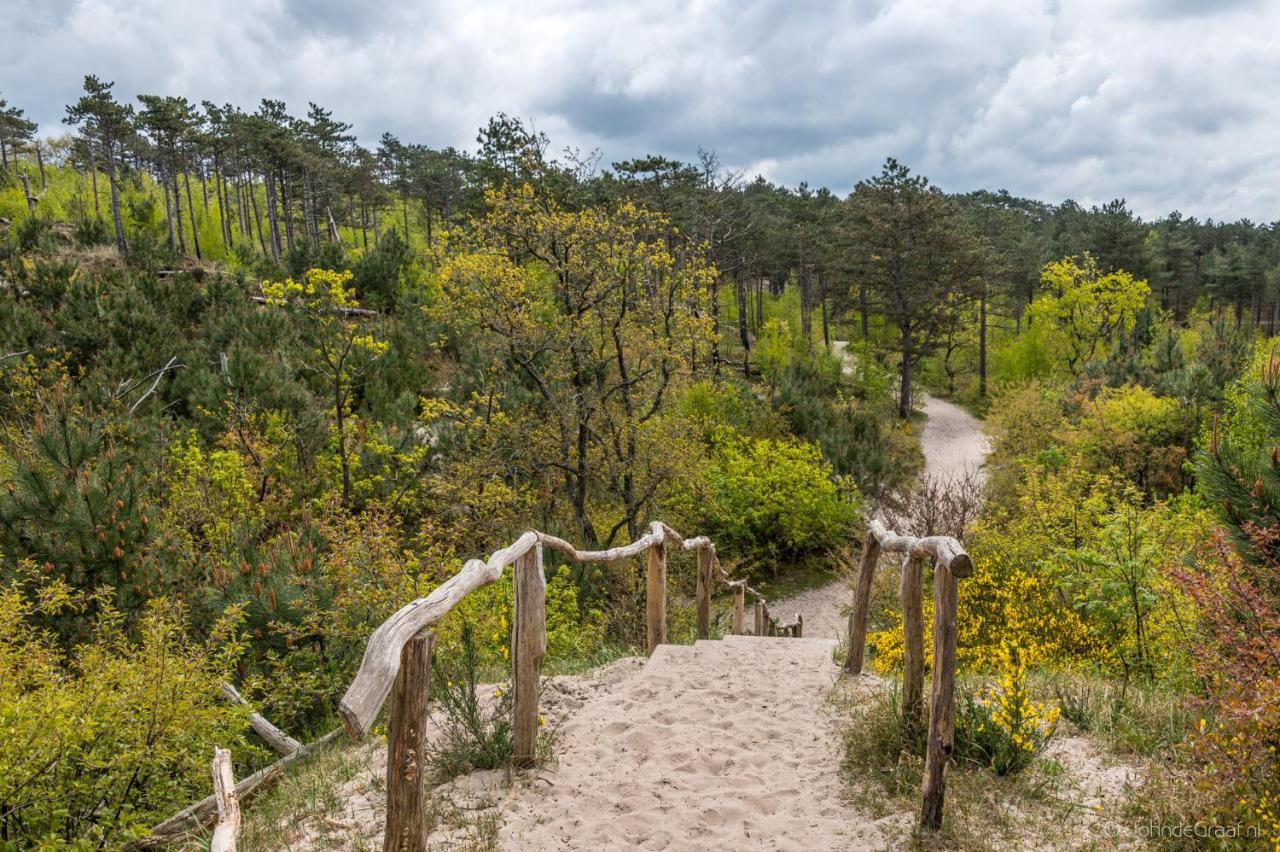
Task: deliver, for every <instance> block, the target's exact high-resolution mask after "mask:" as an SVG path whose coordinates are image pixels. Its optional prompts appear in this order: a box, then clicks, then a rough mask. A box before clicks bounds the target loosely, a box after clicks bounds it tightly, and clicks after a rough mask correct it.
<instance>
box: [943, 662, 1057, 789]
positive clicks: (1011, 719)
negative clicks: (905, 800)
mask: <svg viewBox="0 0 1280 852" xmlns="http://www.w3.org/2000/svg"><path fill="white" fill-rule="evenodd" d="M1060 712H1061V711H1060V709H1059V708H1058V707H1056V706H1049V705H1046V704H1044V703H1042V702H1038V701H1033V700H1032V699H1031V697H1030V695H1029V694H1028V692H1027V669H1026V664H1025V662H1024V661H1023V655H1022V652H1021V651H1020V650H1019V649H1018V647H1017V646H1015V645H1006V646H1005V647H1004V648H1003V649H1002V650H1001V668H1000V674H999V679H998V680H997V681H996V683H995V684H994V685H993V686H989V687H987V688H986V689H984V690H982V691H981V692H979V693H978V694H976V695H975V694H973V693H968V692H961V694H960V695H959V697H958V700H957V702H956V731H955V752H954V753H955V757H956V759H957V760H960V761H969V762H972V763H976V764H978V765H981V766H989V767H991V769H993V770H994V771H995V773H996V774H997V775H1008V774H1010V773H1014V772H1019V771H1021V770H1023V769H1025V768H1026V767H1027V766H1028V765H1030V764H1031V761H1033V760H1034V759H1035V758H1036V756H1037V755H1039V754H1040V753H1041V752H1042V751H1043V750H1044V748H1045V746H1046V745H1048V744H1049V740H1050V739H1052V737H1053V735H1054V732H1055V731H1056V730H1057V727H1058V717H1059V715H1060Z"/></svg>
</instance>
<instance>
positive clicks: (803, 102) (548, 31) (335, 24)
mask: <svg viewBox="0 0 1280 852" xmlns="http://www.w3.org/2000/svg"><path fill="white" fill-rule="evenodd" d="M0 21H3V22H4V29H5V30H6V32H5V33H4V34H0V97H3V98H5V99H7V100H8V101H9V102H10V103H11V104H14V105H17V106H21V107H23V108H24V109H26V110H27V114H28V116H29V117H31V118H33V119H35V120H37V121H39V122H40V124H41V128H42V130H41V132H42V133H44V134H56V133H61V132H63V128H62V127H61V125H60V124H59V122H60V120H61V117H62V114H63V109H64V105H65V104H67V103H69V102H72V101H74V100H75V99H76V98H77V97H78V92H79V90H80V88H81V83H82V81H83V77H84V75H85V74H89V73H92V74H97V75H98V76H99V77H101V78H103V79H105V80H114V81H116V91H117V92H118V93H119V95H120V96H123V97H127V98H130V99H132V97H133V96H134V95H136V94H137V93H156V94H177V95H185V96H187V97H188V98H191V99H192V100H196V101H200V100H212V101H215V102H217V103H226V102H230V103H234V104H237V105H240V106H242V107H244V108H247V109H251V108H253V107H254V106H255V105H256V104H257V102H258V101H259V100H260V99H262V98H264V97H270V98H279V99H282V100H284V101H286V102H287V103H288V104H289V106H290V109H291V111H293V112H294V113H295V114H302V113H304V112H305V111H306V105H307V102H308V101H314V102H316V103H318V104H320V105H322V106H324V107H326V108H329V109H332V110H333V111H334V114H335V117H337V118H339V119H342V120H345V121H348V122H351V123H352V124H354V125H355V132H356V133H357V134H358V136H359V138H360V139H361V141H362V142H363V143H365V144H367V145H370V146H372V145H373V144H375V143H376V140H377V138H378V137H379V136H380V135H381V134H382V132H383V131H388V130H389V131H391V132H392V133H395V134H396V135H397V136H399V137H400V138H401V139H402V140H404V141H412V142H420V143H424V144H427V145H431V146H434V147H440V146H445V145H453V146H457V147H461V148H467V149H474V147H475V136H476V130H477V128H479V127H480V126H481V125H483V124H484V123H485V122H486V120H487V118H488V117H489V116H491V115H493V114H495V113H497V112H499V111H501V112H506V113H508V114H510V115H513V116H517V117H520V118H522V119H524V120H526V121H528V122H529V123H531V124H532V125H533V126H535V127H536V128H537V129H538V130H541V131H543V132H545V133H546V134H547V135H548V136H549V137H550V139H551V141H552V147H553V149H556V150H559V149H562V148H564V147H567V146H571V147H576V148H578V149H580V150H582V151H584V152H585V151H591V150H597V149H598V150H599V152H600V153H601V155H602V160H603V162H604V163H605V164H608V163H609V162H613V161H618V160H623V159H629V158H632V157H637V156H640V155H643V154H648V153H659V154H665V155H667V156H670V157H675V158H680V159H686V160H691V159H694V158H695V157H696V156H697V153H698V149H699V148H703V149H707V150H712V151H715V152H716V153H717V155H718V156H719V158H720V160H721V162H722V163H724V164H725V165H726V166H728V167H730V168H732V169H734V170H739V171H741V172H742V173H743V174H744V175H747V176H752V175H763V176H764V177H766V178H768V179H769V180H772V181H775V182H780V183H784V184H787V185H791V186H794V185H796V184H799V183H800V182H801V181H807V182H808V183H809V184H810V185H812V186H826V187H829V188H830V189H832V190H833V191H835V192H837V193H839V194H842V195H843V194H844V193H847V192H848V191H850V190H851V189H852V188H853V187H854V186H855V185H856V183H857V182H858V181H859V180H861V179H864V178H867V177H871V176H873V175H874V174H876V173H877V172H878V171H879V169H880V166H881V164H882V163H883V162H884V160H885V158H886V157H889V156H892V157H895V158H897V159H898V160H900V161H902V162H904V163H906V164H907V165H908V166H910V167H911V168H912V170H913V171H916V172H920V173H923V174H925V175H927V176H928V177H929V178H930V179H932V180H933V181H934V182H935V183H936V184H938V185H940V186H941V187H942V188H943V189H946V190H948V191H953V192H964V191H969V190H973V189H992V190H996V189H1007V190H1009V191H1010V192H1012V193H1014V194H1015V195H1023V196H1028V197H1033V198H1038V199H1041V200H1044V201H1049V202H1054V203H1056V202H1059V201H1062V200H1064V199H1067V198H1072V199H1075V200H1076V201H1078V202H1079V203H1081V204H1083V205H1085V206H1091V205H1094V204H1102V203H1105V202H1107V201H1109V200H1111V199H1113V198H1125V199H1126V200H1127V201H1128V203H1129V206H1130V208H1131V209H1133V210H1135V211H1136V212H1138V213H1139V214H1140V215H1142V216H1144V217H1146V218H1155V217H1159V216H1162V215H1164V214H1167V213H1168V212H1170V211H1172V210H1179V211H1181V212H1182V213H1184V214H1185V215H1190V216H1197V217H1201V218H1205V217H1213V218H1215V219H1226V220H1235V219H1239V218H1249V219H1252V220H1254V221H1260V222H1271V221H1275V220H1277V219H1280V0H845V1H844V2H814V0H737V2H733V1H732V0H688V1H687V2H676V0H668V1H667V2H663V1H662V0H654V2H649V0H538V2H535V3H531V2H528V0H510V2H507V0H501V2H488V0H377V2H366V3H356V2H352V0H199V1H198V2H189V0H0Z"/></svg>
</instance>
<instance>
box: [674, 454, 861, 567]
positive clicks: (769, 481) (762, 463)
mask: <svg viewBox="0 0 1280 852" xmlns="http://www.w3.org/2000/svg"><path fill="white" fill-rule="evenodd" d="M687 487H688V491H686V492H685V493H684V494H682V495H679V496H675V497H673V498H672V504H673V505H676V506H680V507H681V509H682V511H681V514H683V515H685V516H686V517H690V518H693V519H696V521H695V523H696V527H697V528H698V529H702V530H705V531H706V532H707V533H708V534H709V535H710V536H711V537H712V538H713V539H714V540H715V541H716V542H717V545H718V546H719V547H720V548H721V550H722V552H724V553H726V554H727V553H732V554H735V555H736V556H737V557H738V558H739V559H740V560H741V561H742V563H743V564H744V565H745V566H746V567H747V568H748V569H749V570H752V571H759V570H762V569H763V570H767V571H768V572H769V574H770V575H772V576H774V577H776V576H778V573H779V571H780V570H781V567H782V566H783V565H785V564H787V563H789V562H794V561H796V560H798V559H801V558H804V557H806V556H811V555H815V554H820V553H826V552H829V551H831V550H833V549H834V548H836V547H838V546H840V545H841V544H843V543H844V542H846V541H847V540H848V538H849V535H850V534H851V532H852V529H853V525H854V523H855V522H856V521H857V518H858V514H859V507H860V504H861V500H860V498H859V496H858V492H857V489H856V488H855V487H854V486H853V484H852V483H851V482H848V481H839V480H837V478H835V476H834V472H833V471H832V469H831V467H830V465H828V464H827V463H826V462H824V461H823V459H822V454H821V453H820V452H819V450H818V448H817V447H816V446H815V445H813V444H805V443H802V442H800V441H796V440H775V439H769V438H748V437H743V436H739V435H735V434H732V433H728V432H721V433H719V434H718V435H716V436H715V439H714V449H713V453H712V460H711V463H710V467H709V469H708V471H707V481H706V482H705V484H700V483H690V484H689V485H688V486H687Z"/></svg>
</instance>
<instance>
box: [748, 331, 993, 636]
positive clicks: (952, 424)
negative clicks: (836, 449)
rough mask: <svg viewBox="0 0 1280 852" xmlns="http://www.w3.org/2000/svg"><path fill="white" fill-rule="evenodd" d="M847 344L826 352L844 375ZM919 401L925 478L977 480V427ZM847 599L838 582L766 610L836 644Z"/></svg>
mask: <svg viewBox="0 0 1280 852" xmlns="http://www.w3.org/2000/svg"><path fill="white" fill-rule="evenodd" d="M848 345H849V344H848V342H846V341H843V340H833V341H831V349H832V352H834V353H835V354H836V355H838V356H841V357H842V358H844V362H845V366H844V369H845V372H846V373H848V372H851V371H852V369H853V367H852V363H851V362H852V356H850V355H848V354H847V347H848ZM920 399H921V401H923V403H924V413H925V416H926V417H927V418H928V419H927V420H926V421H925V424H924V430H923V431H922V432H921V434H920V446H921V449H922V450H923V451H924V467H925V473H926V474H928V475H929V476H933V477H936V478H941V479H944V480H945V479H952V478H954V477H956V476H960V475H962V474H964V473H966V472H975V473H976V474H977V475H978V476H979V477H981V475H982V462H983V460H984V459H985V458H986V456H987V452H988V442H987V436H986V435H985V434H984V433H983V431H982V424H981V423H980V422H979V421H978V419H977V418H976V417H974V416H973V415H972V414H970V413H969V412H967V411H965V410H964V409H963V408H961V407H960V406H958V405H956V404H954V403H950V402H947V401H946V400H945V399H938V398H937V397H935V396H930V395H929V394H927V393H922V394H921V395H920ZM849 594H850V593H849V584H848V581H847V580H846V579H844V578H841V579H839V580H836V581H834V582H831V583H828V584H827V585H825V586H820V587H818V588H816V589H807V590H806V591H803V592H801V593H799V594H797V595H794V596H793V597H789V598H785V599H782V600H778V601H774V602H771V603H770V604H769V609H770V610H771V611H772V612H773V614H774V615H777V616H779V617H780V618H783V619H790V618H791V616H792V615H794V614H795V613H800V614H801V615H803V616H804V635H805V636H809V637H814V638H819V639H835V640H837V641H839V640H840V639H842V638H843V637H844V634H845V625H846V616H845V607H847V606H848V605H849V602H850V597H849Z"/></svg>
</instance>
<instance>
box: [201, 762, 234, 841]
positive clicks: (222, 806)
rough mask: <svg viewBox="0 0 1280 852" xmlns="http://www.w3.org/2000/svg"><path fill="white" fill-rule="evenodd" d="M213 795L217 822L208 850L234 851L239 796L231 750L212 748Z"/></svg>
mask: <svg viewBox="0 0 1280 852" xmlns="http://www.w3.org/2000/svg"><path fill="white" fill-rule="evenodd" d="M212 768H213V796H214V799H215V801H217V803H218V824H217V825H216V826H215V827H214V829H213V836H212V837H211V838H209V852H236V839H237V838H238V837H239V835H240V797H239V796H237V795H236V778H235V775H234V774H233V772H232V768H231V752H229V751H227V750H226V749H225V748H215V749H214V750H213V764H212Z"/></svg>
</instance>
